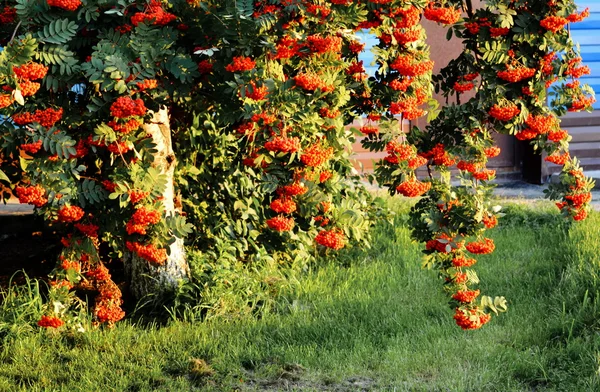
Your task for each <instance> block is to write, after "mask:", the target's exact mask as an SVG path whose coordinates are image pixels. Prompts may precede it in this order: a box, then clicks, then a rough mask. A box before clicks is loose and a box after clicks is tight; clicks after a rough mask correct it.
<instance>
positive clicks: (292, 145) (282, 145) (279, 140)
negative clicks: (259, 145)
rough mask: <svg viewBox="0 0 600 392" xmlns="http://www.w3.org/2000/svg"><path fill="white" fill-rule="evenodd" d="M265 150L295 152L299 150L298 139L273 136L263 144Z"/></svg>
mask: <svg viewBox="0 0 600 392" xmlns="http://www.w3.org/2000/svg"><path fill="white" fill-rule="evenodd" d="M265 148H266V149H267V150H269V151H273V152H284V153H288V152H296V151H298V150H299V149H300V139H298V138H297V137H295V136H294V137H285V136H275V137H274V138H272V139H271V140H269V141H268V142H266V143H265Z"/></svg>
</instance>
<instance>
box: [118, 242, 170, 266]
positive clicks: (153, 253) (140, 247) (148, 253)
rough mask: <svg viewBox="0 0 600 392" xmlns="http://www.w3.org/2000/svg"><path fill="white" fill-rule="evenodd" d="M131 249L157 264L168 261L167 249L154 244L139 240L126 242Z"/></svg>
mask: <svg viewBox="0 0 600 392" xmlns="http://www.w3.org/2000/svg"><path fill="white" fill-rule="evenodd" d="M125 246H127V249H129V251H131V252H134V253H135V254H137V255H138V256H140V257H141V258H143V259H145V260H148V261H149V262H151V263H154V264H157V265H163V264H164V263H165V262H166V261H167V250H166V249H161V248H157V247H156V246H155V245H153V244H147V245H144V244H141V243H139V242H130V241H127V242H125Z"/></svg>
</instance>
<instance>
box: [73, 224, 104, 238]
mask: <svg viewBox="0 0 600 392" xmlns="http://www.w3.org/2000/svg"><path fill="white" fill-rule="evenodd" d="M75 228H76V229H77V230H79V231H80V232H81V233H83V235H85V236H86V237H90V238H98V230H99V229H100V227H98V226H97V225H95V224H93V223H75Z"/></svg>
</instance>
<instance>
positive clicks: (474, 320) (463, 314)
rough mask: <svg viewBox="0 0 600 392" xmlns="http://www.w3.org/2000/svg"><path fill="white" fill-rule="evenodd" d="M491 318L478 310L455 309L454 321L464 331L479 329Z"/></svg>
mask: <svg viewBox="0 0 600 392" xmlns="http://www.w3.org/2000/svg"><path fill="white" fill-rule="evenodd" d="M491 318H492V316H491V315H489V314H486V313H483V312H482V311H481V310H480V309H479V308H477V307H475V308H474V309H469V310H467V309H459V308H456V313H455V314H454V320H455V321H456V324H457V325H458V326H459V327H461V328H462V329H464V330H471V329H479V328H481V327H482V326H483V325H484V324H486V323H487V322H488V321H490V319H491Z"/></svg>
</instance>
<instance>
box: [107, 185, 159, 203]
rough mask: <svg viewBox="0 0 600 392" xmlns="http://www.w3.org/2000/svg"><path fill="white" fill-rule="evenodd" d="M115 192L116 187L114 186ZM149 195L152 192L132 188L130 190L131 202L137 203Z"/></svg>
mask: <svg viewBox="0 0 600 392" xmlns="http://www.w3.org/2000/svg"><path fill="white" fill-rule="evenodd" d="M113 192H114V188H113ZM149 195H150V192H148V191H142V190H139V189H132V190H130V191H129V201H130V202H131V204H137V203H139V202H140V201H142V200H144V199H145V198H146V197H148V196H149Z"/></svg>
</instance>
